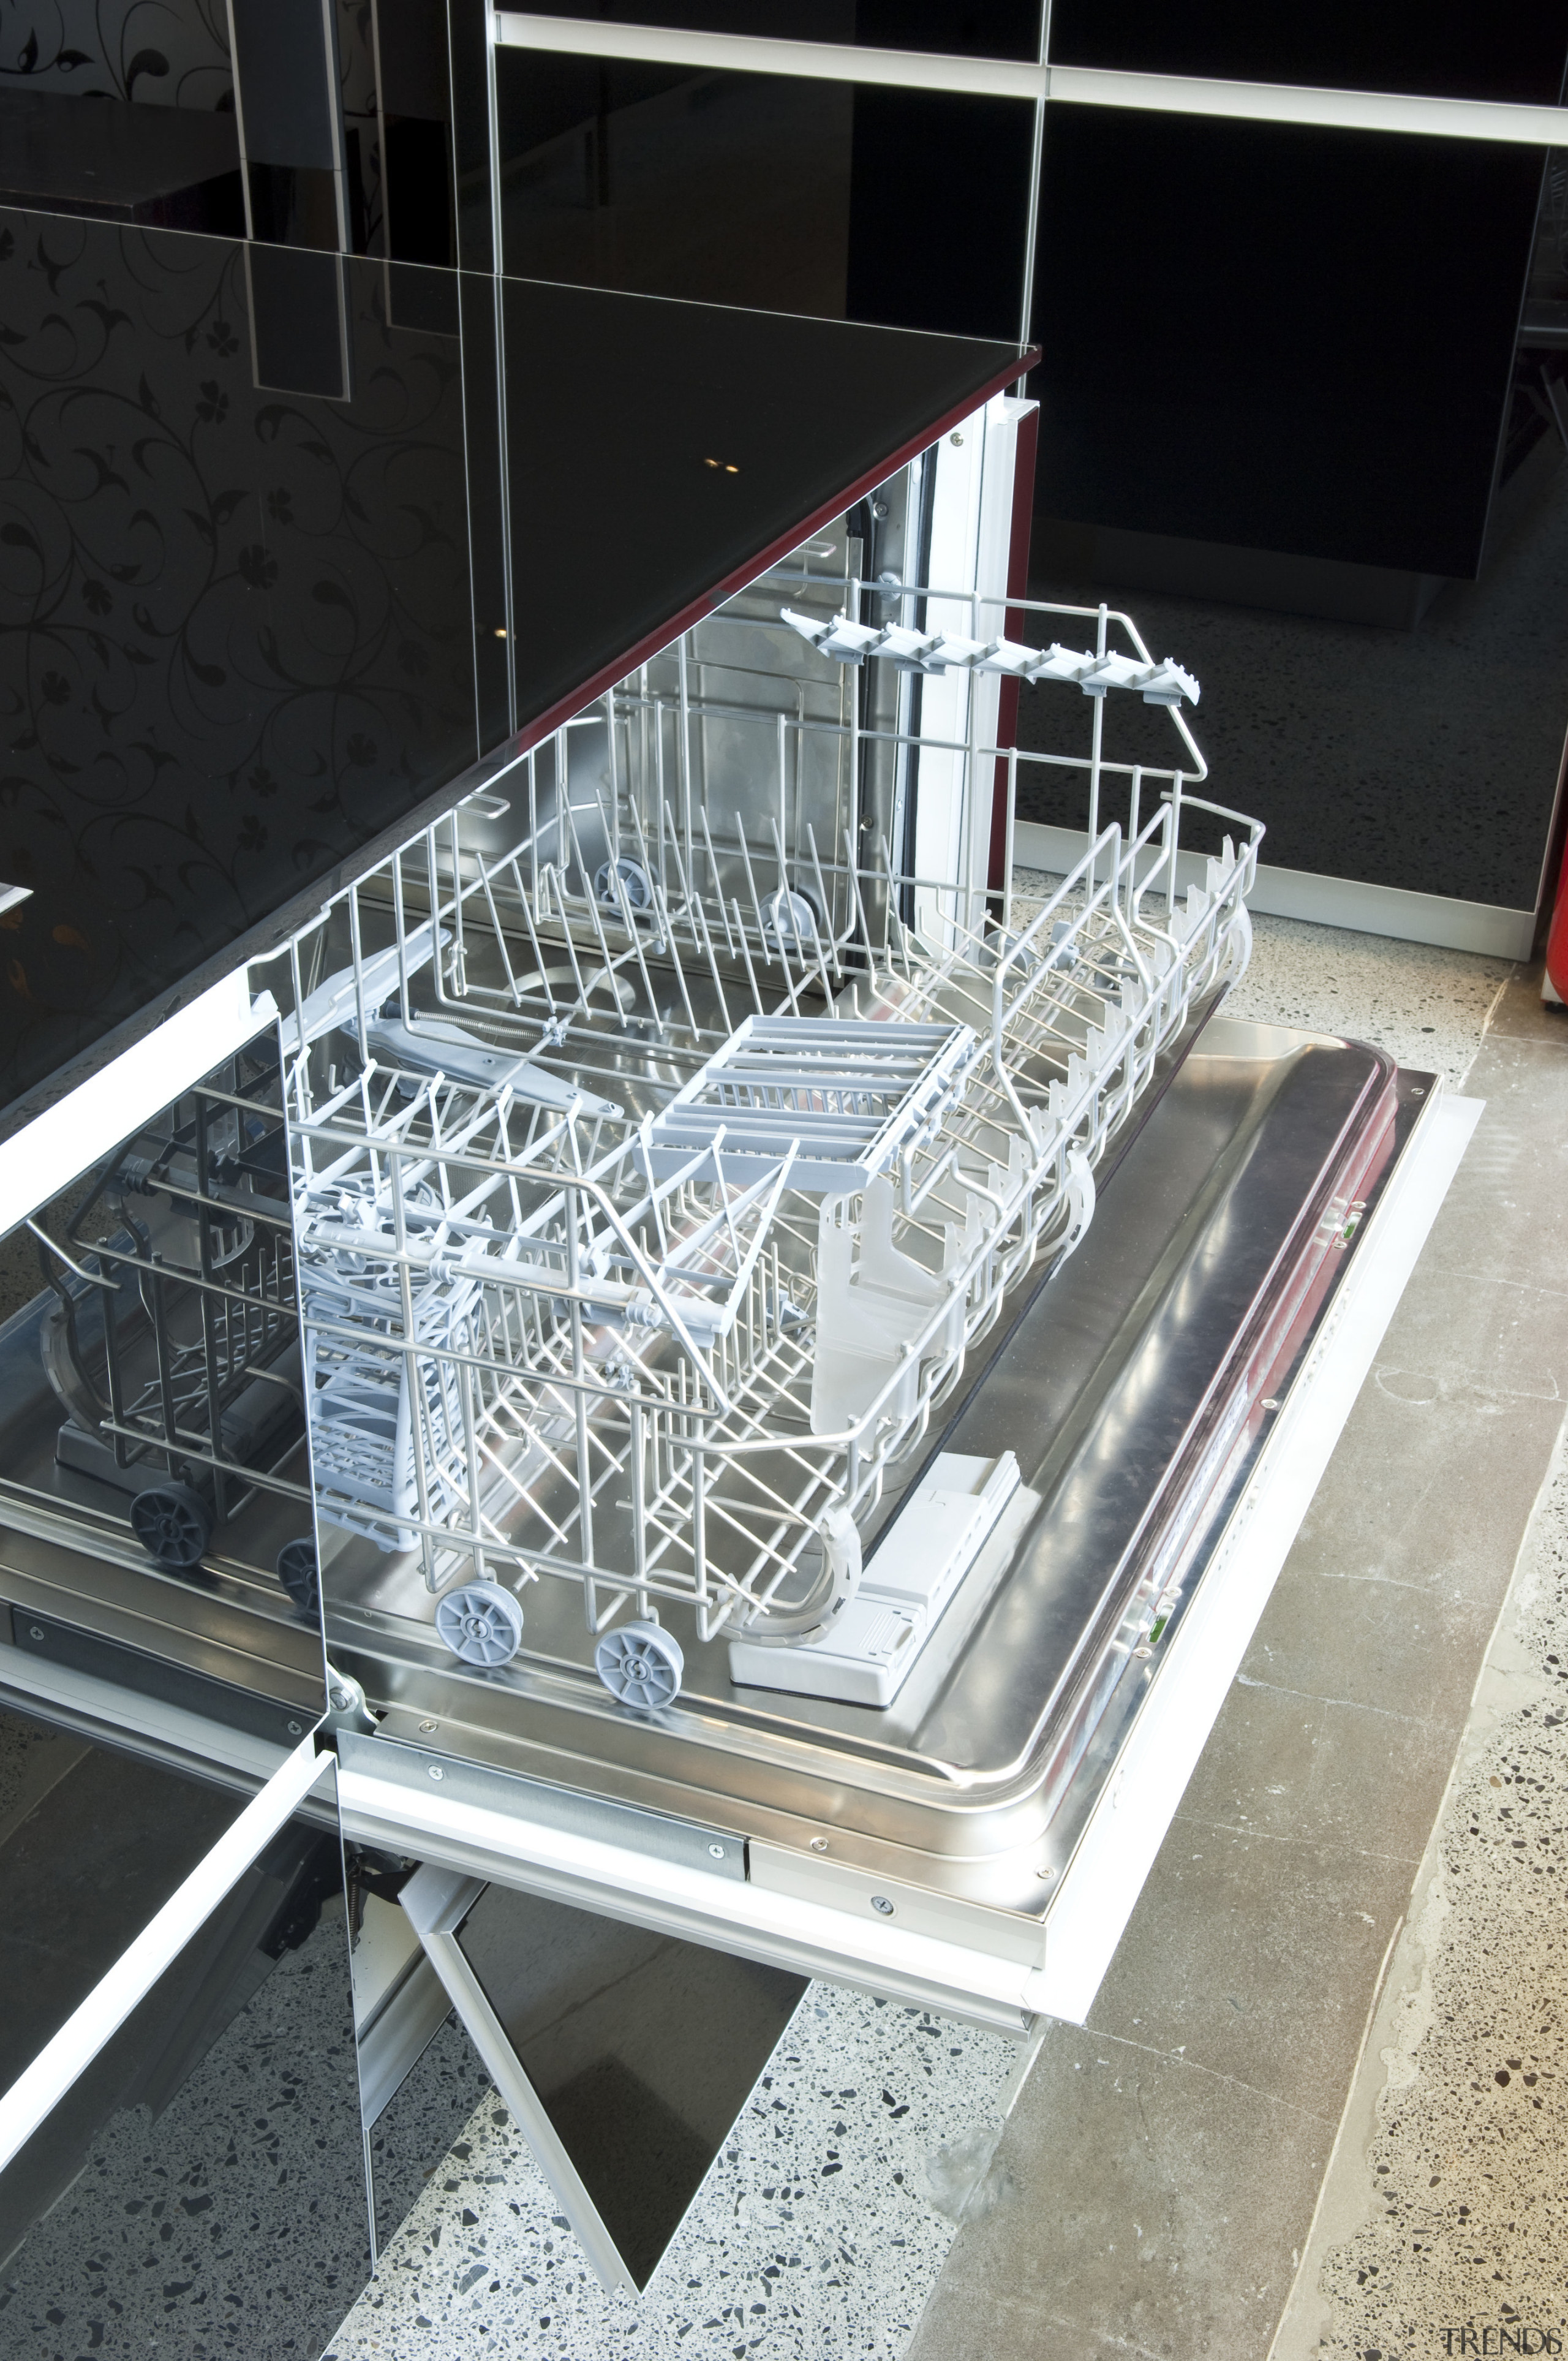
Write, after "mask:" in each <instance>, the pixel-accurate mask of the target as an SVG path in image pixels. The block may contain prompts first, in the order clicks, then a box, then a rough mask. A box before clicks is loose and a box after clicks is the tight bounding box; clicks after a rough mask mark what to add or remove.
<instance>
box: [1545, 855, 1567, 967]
mask: <svg viewBox="0 0 1568 2361" xmlns="http://www.w3.org/2000/svg"><path fill="white" fill-rule="evenodd" d="M1546 972H1547V974H1548V975H1549V976H1550V977H1551V978H1552V990H1553V992H1554V993H1555V994H1557V997H1558V999H1559V1000H1568V844H1565V845H1564V846H1563V866H1562V869H1561V870H1560V871H1559V873H1558V877H1557V899H1556V901H1555V903H1554V904H1553V905H1552V927H1551V931H1550V932H1549V933H1548V935H1547V938H1546Z"/></svg>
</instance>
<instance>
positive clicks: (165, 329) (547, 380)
mask: <svg viewBox="0 0 1568 2361" xmlns="http://www.w3.org/2000/svg"><path fill="white" fill-rule="evenodd" d="M60 103H61V104H64V103H65V102H63V101H62V102H60ZM1027 112H1028V110H1027V109H1026V108H1025V109H1024V110H1023V113H1024V114H1025V115H1027ZM283 260H284V262H285V263H286V264H291V263H294V262H298V261H303V262H304V263H306V264H307V265H308V266H315V267H317V268H324V269H325V270H326V272H327V273H328V274H329V276H328V279H327V280H326V281H325V282H324V293H322V291H321V290H317V291H316V293H317V294H320V295H321V300H320V301H319V302H317V301H316V300H315V296H314V295H313V298H312V308H311V311H310V316H309V320H308V322H307V321H306V320H305V319H304V318H303V317H302V319H301V321H300V322H299V323H297V324H295V325H294V326H293V327H292V328H291V326H290V323H289V321H288V317H287V312H286V307H280V306H277V305H274V306H273V307H272V308H271V310H270V311H269V310H268V309H267V307H266V306H264V305H258V317H259V318H260V324H261V335H260V338H259V345H258V342H257V339H256V337H255V335H254V333H253V321H252V300H253V299H252V292H251V288H252V281H251V280H248V279H247V270H246V255H245V249H244V248H243V247H240V246H230V245H227V244H225V243H222V242H220V241H217V240H211V239H203V238H187V237H170V236H165V235H164V234H162V233H160V232H157V231H140V230H130V229H121V228H115V227H113V226H111V225H106V224H99V223H85V222H79V221H64V220H61V219H60V218H58V217H54V216H47V215H42V214H9V215H6V216H5V218H4V219H3V220H0V311H3V312H4V316H5V324H6V337H7V341H6V342H5V343H4V345H0V393H3V395H4V397H5V401H4V404H3V405H0V422H8V423H0V486H3V488H4V489H3V494H0V498H3V500H4V506H5V517H4V530H5V535H6V542H5V552H6V559H7V564H6V566H5V569H4V574H3V577H0V693H3V695H4V698H5V705H6V709H7V711H8V712H9V713H10V714H11V715H12V717H13V719H12V724H11V730H12V734H11V738H10V754H9V758H8V762H9V769H8V776H9V780H10V785H8V786H7V789H6V795H7V798H8V800H7V803H6V808H5V821H6V829H5V863H4V865H3V866H0V874H3V875H4V876H5V879H6V882H7V883H9V884H21V885H26V886H28V887H30V888H31V889H32V894H31V898H30V899H28V900H27V901H26V902H24V903H21V904H18V905H16V906H14V907H13V908H11V909H8V910H6V911H5V912H0V918H3V919H4V921H5V926H4V933H5V941H4V946H3V950H0V1094H3V1096H4V1098H5V1101H6V1102H8V1103H12V1104H14V1103H15V1102H16V1099H17V1098H19V1097H20V1096H21V1094H22V1093H25V1092H26V1091H27V1090H28V1089H30V1088H31V1087H32V1086H33V1085H35V1084H37V1083H38V1082H41V1081H42V1080H43V1079H44V1077H46V1076H48V1075H49V1074H51V1073H53V1072H55V1071H57V1070H58V1069H60V1067H61V1066H62V1065H64V1064H65V1063H66V1061H67V1060H69V1059H71V1057H73V1056H75V1055H76V1054H77V1053H78V1052H80V1051H82V1050H83V1049H86V1048H88V1047H89V1046H90V1045H91V1044H93V1043H94V1042H96V1041H99V1040H101V1039H102V1038H103V1037H104V1035H105V1034H106V1033H108V1032H109V1031H110V1030H111V1029H112V1028H113V1027H115V1026H116V1025H119V1024H121V1023H123V1022H126V1021H127V1020H134V1021H139V1022H147V1021H150V1012H151V1011H152V1010H153V1009H159V1010H161V1009H162V1008H165V1007H167V1005H168V1001H167V997H166V995H167V994H168V992H169V990H170V987H171V986H173V985H175V984H178V983H181V981H182V980H183V979H185V978H188V977H190V976H192V974H193V972H196V971H197V970H198V969H200V968H201V966H202V964H203V961H214V960H216V959H217V958H219V957H222V956H226V955H228V954H230V953H231V952H234V951H235V950H236V946H238V945H239V944H241V943H245V944H246V945H247V948H256V947H258V946H259V944H260V943H261V942H262V941H263V940H265V941H266V943H267V944H268V945H269V946H270V944H271V943H272V942H273V941H275V940H276V939H277V932H278V931H279V930H278V929H277V928H274V927H273V926H272V924H271V921H272V920H273V918H274V916H275V914H277V913H279V912H280V910H281V909H285V908H287V907H288V906H290V904H291V901H292V900H294V899H296V898H299V899H301V900H302V897H303V896H305V895H306V894H307V893H308V892H309V891H310V890H311V889H312V887H313V884H314V882H315V881H317V880H320V879H323V877H326V876H328V875H329V874H330V873H333V872H334V870H335V869H336V867H337V865H338V864H339V863H342V862H348V861H350V860H352V858H353V856H354V855H355V854H356V852H357V851H359V849H360V848H362V847H363V846H365V845H366V844H367V843H368V842H369V841H370V840H372V839H374V838H376V837H377V836H378V835H380V834H381V833H382V832H383V831H385V830H389V829H392V828H394V827H396V826H398V825H400V824H401V823H403V822H406V821H407V820H408V818H410V816H411V814H412V813H414V812H415V811H416V810H417V809H419V808H420V807H422V806H424V805H426V804H427V802H428V801H429V799H431V798H432V797H434V796H437V795H438V794H439V793H440V791H442V790H443V789H444V787H445V786H446V785H447V784H448V783H449V782H450V781H452V780H453V779H454V778H455V777H456V776H457V775H458V774H460V773H461V772H462V771H463V770H464V769H465V768H466V767H467V766H468V765H469V764H470V763H472V762H473V761H474V759H475V758H476V756H477V754H479V753H481V752H488V751H490V750H491V749H492V748H493V747H494V746H495V745H496V744H497V743H498V741H499V740H501V739H502V738H504V736H505V734H506V733H507V731H508V730H510V729H511V728H512V727H513V726H514V724H516V725H522V724H526V723H528V722H530V721H531V720H532V719H535V718H536V717H539V716H541V715H543V714H546V713H550V712H553V711H554V712H559V711H563V709H565V710H569V709H571V708H572V707H573V706H575V705H576V704H579V703H581V702H582V701H583V698H584V696H585V693H586V691H587V687H588V686H589V685H590V684H591V682H592V681H593V679H594V676H595V675H596V674H598V672H599V670H600V668H601V667H608V666H612V665H613V666H615V667H616V668H617V669H619V670H624V669H625V668H626V665H627V664H629V663H630V662H634V661H635V660H636V657H635V653H634V651H635V650H636V649H637V648H638V647H639V646H640V644H641V642H642V641H643V639H644V637H645V636H646V635H647V634H648V633H650V632H662V633H663V634H664V635H667V632H668V629H669V626H670V623H671V620H672V619H673V618H674V616H675V615H678V614H679V613H680V611H681V610H682V609H683V608H684V607H685V605H686V604H687V603H688V602H689V601H690V600H691V599H693V598H702V597H705V596H707V595H710V594H711V593H712V592H713V591H714V589H715V588H716V586H718V585H719V584H721V583H723V582H725V581H726V580H727V579H729V578H731V577H733V576H734V575H735V574H736V572H737V571H738V570H739V569H740V568H742V567H744V566H747V565H748V564H749V563H751V562H753V561H755V560H757V559H758V558H759V557H760V555H761V554H762V552H764V551H766V550H768V549H769V548H771V547H772V546H773V544H775V543H776V542H779V541H781V540H783V539H784V538H785V537H787V536H788V535H789V534H790V533H792V531H795V529H796V528H798V526H799V524H800V523H801V522H802V521H803V520H804V519H805V518H806V517H808V516H810V515H811V514H812V513H813V512H814V511H817V510H819V509H820V508H823V507H826V506H827V505H828V503H829V502H831V501H834V500H838V499H839V498H840V496H841V495H843V494H844V493H845V491H846V490H847V489H848V488H849V487H850V485H852V484H854V483H855V482H856V481H857V480H858V479H860V478H861V477H862V476H868V475H870V473H871V472H872V470H874V469H876V468H878V467H882V466H883V463H885V462H887V461H889V460H890V458H891V456H892V455H894V453H896V452H898V451H899V450H900V449H901V447H902V446H904V445H905V444H906V443H907V442H908V440H909V439H910V438H911V437H913V436H916V435H918V434H922V433H923V432H924V431H926V430H928V429H929V428H930V427H931V426H933V425H934V424H936V423H939V422H940V420H941V418H942V417H943V416H944V415H945V414H946V413H948V412H949V411H951V410H954V409H956V408H957V407H958V406H959V404H960V403H961V402H966V401H969V400H970V398H971V397H972V396H973V395H974V394H976V393H977V392H979V391H980V390H983V389H988V388H989V387H991V386H992V385H994V384H995V383H997V382H999V381H1002V377H1003V370H1004V368H1006V366H1007V362H1008V354H1007V352H1006V351H1005V350H1004V349H1003V348H1002V347H1001V346H998V345H992V346H986V345H982V344H979V343H959V342H956V341H947V340H943V339H937V338H930V339H923V338H919V337H914V336H909V335H885V334H882V333H880V332H878V331H874V330H871V329H866V328H858V327H857V328H847V327H845V326H843V325H841V324H824V323H821V322H817V321H812V320H799V319H795V318H784V317H781V316H779V315H777V314H773V315H769V314H766V313H740V312H736V311H729V310H724V311H719V310H705V309H704V308H703V307H701V306H698V305H692V306H683V305H678V304H663V303H658V304H651V303H647V302H642V301H640V300H638V299H636V298H629V297H625V296H618V295H615V294H606V293H595V292H590V291H582V290H570V289H565V288H561V287H544V286H539V285H533V284H522V283H519V282H517V281H509V282H504V283H503V285H502V286H500V287H498V286H497V284H496V283H495V282H493V281H491V280H484V279H475V278H472V277H467V276H466V277H465V279H464V280H463V289H462V300H461V302H452V301H451V300H450V299H448V300H447V301H446V302H440V301H437V300H435V299H434V297H433V295H427V294H423V293H421V292H420V291H418V290H417V289H415V288H414V287H413V286H411V278H412V279H415V280H417V279H418V277H419V276H420V275H421V274H419V273H417V272H414V271H413V269H412V266H411V265H409V264H403V265H400V266H397V267H396V268H395V269H390V270H389V268H388V266H387V265H386V264H384V263H381V262H369V261H365V260H359V259H356V258H349V259H347V260H346V261H345V263H344V264H343V265H342V271H343V277H342V280H341V281H338V280H335V278H334V277H333V276H332V274H334V273H335V271H336V270H337V268H338V266H337V265H336V263H335V261H334V259H333V258H325V260H324V265H323V261H322V258H316V257H313V256H298V255H295V254H293V253H286V254H285V255H284V257H283ZM258 261H259V258H258V257H257V256H253V257H252V262H253V266H255V265H256V264H257V263H258ZM263 275H264V277H265V273H264V274H263ZM955 283H959V282H957V281H956V282H955ZM338 285H341V286H342V287H343V288H344V289H345V309H344V313H343V314H342V315H341V316H342V323H343V325H344V326H345V331H346V343H347V353H348V368H347V379H346V383H347V387H348V394H347V398H346V399H345V398H340V395H339V392H338V391H337V390H336V388H337V385H338V379H336V378H335V377H334V357H333V343H332V339H333V332H334V313H335V309H336V304H337V294H336V287H337V286H338ZM280 310H281V312H282V324H281V325H280ZM499 311H504V313H505V324H506V335H507V351H506V356H505V370H504V379H502V377H501V376H500V374H499V371H498V368H497V342H496V337H497V323H498V312H499ZM307 325H308V327H309V331H310V333H309V335H306V334H305V329H306V327H307ZM454 325H456V327H457V329H458V332H459V333H458V336H457V337H456V338H455V337H454V334H453V330H454ZM274 331H276V333H274ZM267 371H270V372H271V374H272V375H273V376H275V377H276V378H277V379H280V383H279V384H269V383H265V382H263V383H259V384H258V374H261V373H264V372H267ZM633 381H634V382H635V384H636V388H637V399H636V401H630V400H629V399H628V387H629V386H630V384H631V383H632V382H633ZM503 383H504V391H505V400H506V405H507V415H506V420H505V432H504V436H503V433H502V422H501V419H500V415H499V392H500V390H501V385H502V384H503ZM306 386H310V387H313V388H314V389H315V390H302V389H304V388H305V387H306ZM759 386H764V387H765V388H766V390H767V399H766V401H760V400H759V395H758V388H759ZM323 388H324V389H325V390H322V389H323ZM742 451H750V452H751V460H750V462H749V464H748V465H747V466H746V467H744V469H743V471H742V472H741V473H740V474H739V475H737V476H734V477H728V476H727V477H724V478H722V482H723V486H724V491H723V497H722V500H715V499H714V498H713V497H712V496H711V488H704V487H700V486H696V487H694V483H693V478H694V475H695V474H696V471H697V470H699V469H700V468H701V464H702V460H703V458H704V456H708V455H711V454H714V453H716V452H717V453H719V454H721V455H722V456H724V457H725V458H727V459H733V460H735V461H736V462H737V464H738V465H739V464H740V454H741V453H742ZM509 498H510V511H511V518H512V531H511V535H510V556H511V563H512V567H513V578H512V581H511V584H510V586H509V584H508V583H507V581H506V578H505V575H504V572H503V559H504V556H505V553H506V542H505V531H504V528H505V516H506V511H507V506H508V502H509ZM509 603H510V606H511V608H512V609H513V612H512V615H511V616H510V618H509V611H508V609H509ZM535 615H537V616H538V618H539V624H540V627H539V628H537V629H534V628H531V629H530V630H529V631H523V630H522V629H521V622H522V620H523V619H524V617H525V616H527V617H528V619H529V620H530V623H531V626H532V621H533V618H534V616H535ZM514 626H515V627H516V628H514ZM509 630H511V631H512V636H511V637H510V639H509V638H505V637H503V636H502V634H504V633H507V632H508V631H509ZM514 650H515V651H517V668H516V678H515V700H514V695H513V690H514V683H513V681H512V679H511V678H510V676H509V674H510V658H511V656H512V653H513V651H514ZM311 906H314V904H313V902H312V905H311ZM304 915H306V912H305V910H304V909H303V908H302V910H301V916H304ZM13 1119H14V1118H13Z"/></svg>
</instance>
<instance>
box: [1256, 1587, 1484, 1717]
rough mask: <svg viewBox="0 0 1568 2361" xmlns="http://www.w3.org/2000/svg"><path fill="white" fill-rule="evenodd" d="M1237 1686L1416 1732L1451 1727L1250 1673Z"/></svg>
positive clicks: (1390, 1707)
mask: <svg viewBox="0 0 1568 2361" xmlns="http://www.w3.org/2000/svg"><path fill="white" fill-rule="evenodd" d="M1333 1579H1334V1580H1335V1581H1337V1582H1358V1581H1376V1579H1377V1577H1376V1576H1375V1575H1369V1576H1362V1575H1352V1574H1342V1575H1336V1576H1334V1577H1333ZM1390 1587H1394V1588H1398V1589H1405V1588H1407V1587H1408V1588H1411V1589H1413V1588H1414V1587H1415V1585H1414V1584H1409V1585H1406V1584H1403V1583H1400V1584H1397V1585H1391V1586H1390ZM1236 1686H1237V1688H1239V1689H1266V1690H1268V1692H1269V1694H1270V1695H1271V1696H1273V1697H1299V1698H1300V1699H1301V1701H1302V1703H1303V1704H1304V1705H1343V1706H1349V1707H1350V1708H1352V1710H1353V1711H1354V1712H1356V1713H1376V1714H1381V1715H1382V1717H1383V1718H1384V1719H1385V1720H1386V1721H1402V1722H1406V1723H1408V1724H1409V1727H1410V1728H1411V1729H1412V1730H1442V1729H1444V1728H1446V1726H1447V1725H1446V1724H1445V1723H1443V1722H1441V1721H1429V1720H1428V1719H1427V1718H1426V1716H1425V1715H1424V1714H1419V1713H1396V1712H1395V1710H1394V1708H1393V1707H1392V1706H1391V1705H1365V1704H1363V1702H1362V1700H1361V1699H1360V1698H1359V1697H1321V1696H1320V1695H1319V1693H1318V1691H1317V1690H1316V1689H1288V1688H1286V1687H1285V1686H1283V1685H1282V1684H1281V1683H1280V1682H1278V1681H1260V1680H1256V1679H1255V1678H1254V1676H1253V1675H1252V1674H1250V1673H1238V1674H1237V1675H1236Z"/></svg>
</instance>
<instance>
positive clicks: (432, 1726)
mask: <svg viewBox="0 0 1568 2361" xmlns="http://www.w3.org/2000/svg"><path fill="white" fill-rule="evenodd" d="M440 1726H441V1725H440V1724H439V1722H434V1721H422V1722H421V1723H420V1728H421V1729H422V1730H438V1729H439V1728H440Z"/></svg>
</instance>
